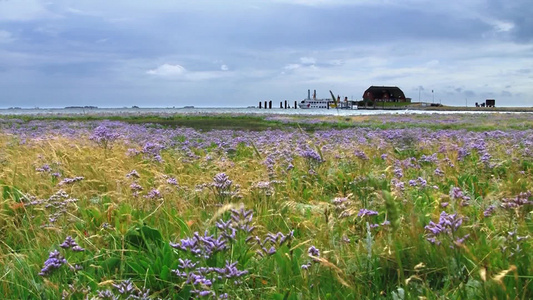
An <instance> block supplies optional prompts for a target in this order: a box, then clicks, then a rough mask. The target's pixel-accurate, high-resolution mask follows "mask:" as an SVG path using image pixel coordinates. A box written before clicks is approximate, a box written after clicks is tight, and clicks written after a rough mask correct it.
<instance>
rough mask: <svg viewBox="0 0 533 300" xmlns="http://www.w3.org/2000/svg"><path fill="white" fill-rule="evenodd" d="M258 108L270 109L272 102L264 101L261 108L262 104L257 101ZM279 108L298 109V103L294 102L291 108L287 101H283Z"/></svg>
mask: <svg viewBox="0 0 533 300" xmlns="http://www.w3.org/2000/svg"><path fill="white" fill-rule="evenodd" d="M259 108H264V109H272V100H271V101H265V102H264V106H263V102H262V101H259ZM279 108H281V109H289V108H294V109H296V108H298V102H297V101H294V106H292V107H291V105H290V103H289V101H287V100H285V102H283V101H280V102H279Z"/></svg>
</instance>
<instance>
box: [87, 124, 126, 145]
mask: <svg viewBox="0 0 533 300" xmlns="http://www.w3.org/2000/svg"><path fill="white" fill-rule="evenodd" d="M119 137H120V135H119V134H118V133H116V132H113V131H112V130H111V129H109V128H108V127H107V126H105V125H100V126H98V127H96V128H95V129H94V131H93V133H92V135H91V137H90V139H91V140H93V141H95V142H96V143H97V144H98V145H100V146H102V147H104V148H106V149H107V148H109V147H110V146H111V144H112V143H113V142H114V141H115V140H117V139H118V138H119Z"/></svg>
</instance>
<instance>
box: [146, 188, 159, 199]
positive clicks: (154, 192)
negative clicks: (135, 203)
mask: <svg viewBox="0 0 533 300" xmlns="http://www.w3.org/2000/svg"><path fill="white" fill-rule="evenodd" d="M144 198H146V199H161V198H163V196H162V195H161V192H160V191H159V190H158V189H151V190H150V191H149V192H148V194H146V195H145V196H144Z"/></svg>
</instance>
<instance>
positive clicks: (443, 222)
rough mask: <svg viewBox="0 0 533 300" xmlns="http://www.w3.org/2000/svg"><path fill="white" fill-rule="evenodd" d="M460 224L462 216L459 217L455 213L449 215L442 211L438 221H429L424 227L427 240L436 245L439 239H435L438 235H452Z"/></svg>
mask: <svg viewBox="0 0 533 300" xmlns="http://www.w3.org/2000/svg"><path fill="white" fill-rule="evenodd" d="M461 224H463V218H462V217H459V216H458V215H457V214H451V215H450V214H447V213H446V212H444V211H443V212H441V214H440V216H439V222H438V223H435V222H433V221H429V224H428V225H426V226H425V227H424V228H425V229H426V231H427V232H428V237H427V240H428V241H430V242H431V243H433V244H437V245H438V244H440V241H439V240H438V239H437V238H438V237H440V236H445V237H448V238H449V237H452V236H453V235H454V233H455V232H456V231H457V230H458V229H459V227H460V226H461Z"/></svg>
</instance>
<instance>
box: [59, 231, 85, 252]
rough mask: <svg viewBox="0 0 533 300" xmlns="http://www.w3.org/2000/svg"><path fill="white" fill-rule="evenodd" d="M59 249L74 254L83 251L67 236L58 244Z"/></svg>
mask: <svg viewBox="0 0 533 300" xmlns="http://www.w3.org/2000/svg"><path fill="white" fill-rule="evenodd" d="M59 247H61V248H63V249H71V250H72V251H74V252H81V251H85V249H83V248H82V247H80V246H79V245H78V243H76V241H75V240H74V239H73V238H72V237H71V236H70V235H69V236H67V238H66V239H65V241H64V242H63V243H61V244H59Z"/></svg>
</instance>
